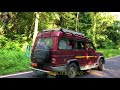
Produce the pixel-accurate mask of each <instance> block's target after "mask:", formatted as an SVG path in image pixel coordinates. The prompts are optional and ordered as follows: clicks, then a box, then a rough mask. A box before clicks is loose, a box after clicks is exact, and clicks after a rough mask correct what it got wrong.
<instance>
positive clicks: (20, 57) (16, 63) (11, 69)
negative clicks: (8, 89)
mask: <svg viewBox="0 0 120 90" xmlns="http://www.w3.org/2000/svg"><path fill="white" fill-rule="evenodd" d="M29 66H30V60H29V59H28V58H26V57H25V52H22V51H13V50H4V49H0V75H5V74H11V73H17V72H21V71H28V70H30V69H29V68H28V67H29Z"/></svg>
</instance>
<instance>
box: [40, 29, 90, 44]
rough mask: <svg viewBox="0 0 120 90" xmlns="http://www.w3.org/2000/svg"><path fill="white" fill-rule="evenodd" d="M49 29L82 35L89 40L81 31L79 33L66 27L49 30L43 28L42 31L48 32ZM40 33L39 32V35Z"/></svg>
mask: <svg viewBox="0 0 120 90" xmlns="http://www.w3.org/2000/svg"><path fill="white" fill-rule="evenodd" d="M50 31H61V32H64V33H71V34H73V35H75V36H76V35H78V36H82V37H83V38H85V39H86V40H87V41H89V42H91V40H90V39H89V38H87V37H86V36H85V35H84V34H83V33H79V32H76V31H72V30H67V29H62V28H55V29H50V30H43V31H42V33H44V32H50ZM40 35H41V34H39V36H40Z"/></svg>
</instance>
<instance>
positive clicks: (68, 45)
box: [67, 39, 74, 49]
mask: <svg viewBox="0 0 120 90" xmlns="http://www.w3.org/2000/svg"><path fill="white" fill-rule="evenodd" d="M67 49H74V40H70V39H68V40H67Z"/></svg>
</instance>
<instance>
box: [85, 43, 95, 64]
mask: <svg viewBox="0 0 120 90" xmlns="http://www.w3.org/2000/svg"><path fill="white" fill-rule="evenodd" d="M94 63H95V50H94V46H93V43H92V42H86V64H87V65H91V64H94Z"/></svg>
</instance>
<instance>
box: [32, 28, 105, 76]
mask: <svg viewBox="0 0 120 90" xmlns="http://www.w3.org/2000/svg"><path fill="white" fill-rule="evenodd" d="M31 62H32V63H31V66H32V67H31V68H32V69H33V71H34V72H44V73H49V74H50V72H64V73H67V74H66V75H67V76H68V77H69V78H74V77H75V76H76V75H77V72H78V71H80V70H89V69H92V68H97V69H98V70H100V71H102V70H103V64H105V59H104V56H103V54H102V53H99V52H96V49H95V47H94V45H93V43H92V41H91V40H90V39H88V38H87V37H86V36H84V34H82V33H79V32H74V31H70V30H66V29H61V28H60V29H52V30H43V32H42V33H39V34H38V35H37V37H36V40H35V43H34V45H33V47H32V54H31ZM57 74H58V73H57Z"/></svg>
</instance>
